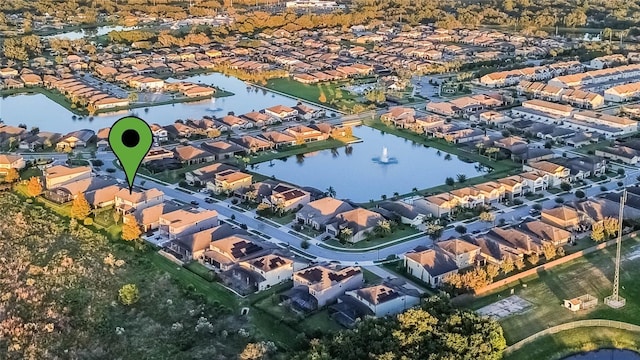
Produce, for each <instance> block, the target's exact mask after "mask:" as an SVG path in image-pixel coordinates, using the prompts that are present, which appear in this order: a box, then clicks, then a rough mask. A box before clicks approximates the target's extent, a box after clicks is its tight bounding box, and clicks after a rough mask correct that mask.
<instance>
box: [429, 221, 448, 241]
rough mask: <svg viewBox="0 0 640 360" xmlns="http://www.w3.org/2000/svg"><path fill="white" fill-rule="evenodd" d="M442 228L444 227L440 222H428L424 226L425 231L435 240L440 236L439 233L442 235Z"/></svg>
mask: <svg viewBox="0 0 640 360" xmlns="http://www.w3.org/2000/svg"><path fill="white" fill-rule="evenodd" d="M443 230H444V227H443V226H442V225H440V224H436V223H428V224H427V226H426V228H425V233H427V235H429V237H430V238H431V239H433V240H437V239H439V238H440V235H442V231H443Z"/></svg>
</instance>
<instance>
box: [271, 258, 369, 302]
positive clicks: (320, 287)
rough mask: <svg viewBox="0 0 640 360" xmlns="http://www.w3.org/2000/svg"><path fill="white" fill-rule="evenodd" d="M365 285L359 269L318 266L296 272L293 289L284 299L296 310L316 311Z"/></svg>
mask: <svg viewBox="0 0 640 360" xmlns="http://www.w3.org/2000/svg"><path fill="white" fill-rule="evenodd" d="M363 284H364V276H363V274H362V270H361V269H360V268H359V267H353V266H348V267H344V268H340V269H339V268H330V267H328V266H323V265H317V266H313V267H309V268H306V269H303V270H300V271H296V272H294V273H293V289H291V290H290V291H289V292H287V293H285V294H284V295H283V297H284V298H285V299H286V300H287V301H289V302H290V303H291V305H292V306H294V307H296V308H301V309H303V310H315V309H319V308H322V307H324V306H326V305H328V304H330V303H333V302H335V301H336V300H337V299H338V297H339V296H341V295H344V293H345V292H347V291H349V290H355V289H358V288H360V287H361V286H362V285H363ZM305 293H306V294H305ZM304 295H308V296H305V297H303V296H304ZM301 297H303V298H302V299H301ZM301 300H302V301H301ZM305 300H308V301H305Z"/></svg>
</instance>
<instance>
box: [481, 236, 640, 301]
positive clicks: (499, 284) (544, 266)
mask: <svg viewBox="0 0 640 360" xmlns="http://www.w3.org/2000/svg"><path fill="white" fill-rule="evenodd" d="M637 234H638V233H637V232H632V233H630V234H628V235H626V236H625V237H624V238H623V240H625V239H628V238H631V237H635V236H636V235H637ZM615 244H616V239H613V240H609V241H607V242H604V243H601V244H598V245H596V246H593V247H590V248H588V249H584V250H581V251H578V252H575V253H573V254H570V255H567V256H563V257H561V258H559V259H556V260H553V261H549V262H547V263H544V264H542V265H539V266H536V267H534V268H532V269H529V270H526V271H523V272H521V273H518V274H515V275H513V276H509V277H508V278H504V279H502V280H498V281H496V282H494V283H491V284H490V285H488V286H485V287H483V288H482V289H478V290H476V292H475V294H476V295H482V294H485V293H487V292H490V291H492V290H495V289H498V288H501V287H503V286H506V285H508V284H510V283H512V282H515V281H518V280H520V279H523V278H526V277H528V276H532V275H536V274H537V273H538V272H540V271H543V270H548V269H551V268H553V267H555V266H558V265H561V264H564V263H566V262H568V261H571V260H575V259H577V258H580V257H582V256H584V255H586V254H590V253H592V252H595V251H598V250H602V249H604V248H606V247H607V246H610V245H615Z"/></svg>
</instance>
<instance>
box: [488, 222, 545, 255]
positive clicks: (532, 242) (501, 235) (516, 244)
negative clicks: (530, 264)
mask: <svg viewBox="0 0 640 360" xmlns="http://www.w3.org/2000/svg"><path fill="white" fill-rule="evenodd" d="M486 236H487V237H488V238H489V239H491V240H492V241H495V242H497V243H499V244H502V245H505V246H508V247H511V248H513V249H515V250H517V251H518V252H519V253H522V254H525V255H529V254H532V253H536V254H540V252H541V251H542V243H541V242H537V241H536V240H537V239H536V238H535V237H534V236H532V235H530V234H527V233H524V232H522V231H519V230H518V229H514V228H510V229H503V228H500V227H495V228H492V229H491V230H490V231H489V232H488V233H487V235H486Z"/></svg>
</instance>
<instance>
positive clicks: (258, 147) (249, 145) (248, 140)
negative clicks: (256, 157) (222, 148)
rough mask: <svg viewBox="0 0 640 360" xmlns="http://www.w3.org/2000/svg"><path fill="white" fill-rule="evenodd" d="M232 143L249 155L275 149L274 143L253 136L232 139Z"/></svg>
mask: <svg viewBox="0 0 640 360" xmlns="http://www.w3.org/2000/svg"><path fill="white" fill-rule="evenodd" d="M231 141H232V142H234V143H235V144H237V145H239V146H241V147H242V148H243V149H245V151H246V152H248V153H256V152H259V151H264V150H268V149H271V148H273V143H272V142H270V141H267V140H264V139H260V138H259V137H255V136H251V135H244V136H241V137H240V138H231Z"/></svg>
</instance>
